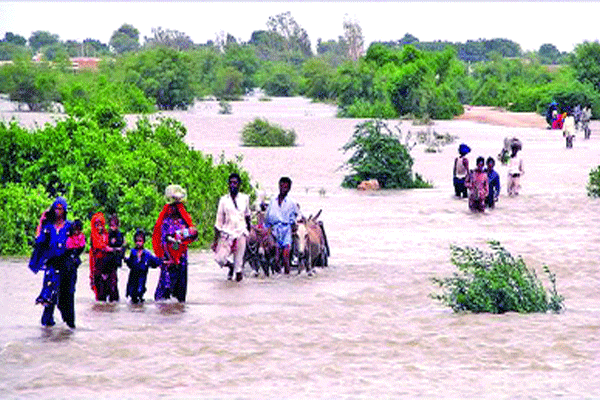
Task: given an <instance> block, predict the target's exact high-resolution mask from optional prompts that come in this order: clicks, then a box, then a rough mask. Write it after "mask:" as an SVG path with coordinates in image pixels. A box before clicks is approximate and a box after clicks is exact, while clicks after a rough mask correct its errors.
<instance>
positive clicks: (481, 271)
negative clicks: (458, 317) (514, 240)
mask: <svg viewBox="0 0 600 400" xmlns="http://www.w3.org/2000/svg"><path fill="white" fill-rule="evenodd" d="M489 245H490V248H491V249H492V252H491V253H486V252H483V251H481V250H479V249H476V248H471V247H465V248H461V247H458V246H451V247H450V248H451V251H452V257H451V261H452V264H454V265H455V266H456V267H457V268H458V270H459V272H458V273H456V272H455V273H454V274H453V276H452V277H450V278H433V279H432V280H433V282H434V283H435V284H437V285H438V286H439V287H440V288H441V289H443V293H442V294H432V295H431V296H432V297H433V298H434V299H437V300H439V301H441V302H442V303H444V304H446V305H447V306H449V307H450V308H452V310H454V311H455V312H459V311H471V312H475V313H479V312H489V313H493V314H502V313H505V312H509V311H516V312H520V313H530V312H547V311H553V312H556V313H558V312H559V311H560V310H562V309H563V308H564V306H563V300H564V299H563V297H562V296H560V295H559V294H558V293H557V291H556V279H555V275H554V274H552V273H551V272H550V270H549V269H548V267H546V266H544V271H545V272H546V273H547V274H548V278H549V280H550V282H551V284H552V287H551V289H550V290H549V291H546V289H545V288H544V286H543V285H542V283H541V282H540V280H539V279H538V277H537V275H536V273H535V271H534V270H531V269H529V268H527V266H526V265H525V262H524V261H523V259H522V258H521V257H517V258H514V257H513V256H512V255H511V254H510V253H509V252H508V251H507V250H506V249H504V248H503V247H502V246H501V245H500V243H498V242H495V241H490V242H489Z"/></svg>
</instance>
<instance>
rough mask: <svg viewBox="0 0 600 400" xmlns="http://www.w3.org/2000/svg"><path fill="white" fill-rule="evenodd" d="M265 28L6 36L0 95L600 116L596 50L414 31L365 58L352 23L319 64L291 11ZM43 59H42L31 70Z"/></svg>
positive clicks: (73, 105) (121, 106)
mask: <svg viewBox="0 0 600 400" xmlns="http://www.w3.org/2000/svg"><path fill="white" fill-rule="evenodd" d="M267 28H268V29H266V30H257V31H255V32H253V33H252V35H251V37H250V40H249V41H248V42H242V41H241V40H239V39H236V38H235V37H233V36H232V35H229V34H227V35H225V34H222V35H220V36H219V37H217V38H216V40H215V41H209V42H207V43H205V44H201V45H198V44H195V43H193V42H192V41H191V39H190V38H189V37H188V36H187V35H185V34H184V33H182V32H178V31H175V30H169V29H166V30H165V29H162V28H157V29H153V36H152V37H145V38H144V44H143V45H141V44H140V38H139V31H138V30H137V29H136V28H135V27H133V26H131V25H128V24H124V25H123V26H121V27H120V28H119V29H118V30H116V31H115V32H114V33H113V35H112V37H111V40H110V42H109V44H108V45H103V44H102V43H100V42H98V41H96V40H93V39H86V40H84V41H83V42H82V43H70V42H61V41H60V40H59V38H58V35H53V34H50V33H49V32H43V31H38V32H34V33H33V34H32V36H31V37H30V38H29V40H26V39H25V38H23V37H20V36H19V35H14V34H12V33H7V34H6V36H5V38H4V40H3V41H2V42H0V56H2V54H3V53H2V51H4V52H5V53H4V54H8V53H10V59H11V60H12V63H11V64H8V65H4V66H3V67H1V68H0V92H2V93H7V94H8V95H9V97H10V99H11V100H13V101H15V102H19V103H21V104H24V105H27V106H28V108H29V109H31V110H45V109H50V108H52V107H55V106H56V105H57V103H60V104H62V105H63V106H64V108H65V109H66V111H67V112H70V113H72V114H75V115H77V114H78V113H83V112H84V110H87V109H89V108H92V109H93V108H94V107H96V106H97V105H98V104H100V105H102V104H110V105H111V107H113V108H114V109H115V110H117V111H118V112H119V113H143V112H152V111H154V110H172V109H186V108H188V107H189V106H191V105H192V104H193V103H194V101H196V100H198V99H203V98H206V97H207V96H213V97H216V98H218V99H220V100H222V101H234V100H237V99H240V98H241V96H243V95H244V94H246V93H248V92H250V91H252V90H253V89H254V88H256V87H259V88H262V90H263V91H264V93H265V94H266V95H267V96H297V95H302V96H306V97H309V98H312V99H314V100H315V101H326V102H331V103H332V104H337V105H338V110H339V112H338V114H339V116H341V117H356V118H388V119H389V118H401V117H412V118H434V119H447V118H452V117H453V116H455V115H458V114H461V113H462V112H463V106H462V105H463V104H475V105H490V106H499V107H506V108H508V109H511V110H516V111H537V112H540V113H543V112H544V111H545V109H546V107H547V105H548V104H549V103H550V102H552V101H556V102H558V103H559V104H560V105H561V108H563V109H566V108H569V107H573V106H574V105H576V104H582V105H584V104H590V105H591V106H592V109H593V112H594V115H600V97H599V88H600V86H599V83H600V67H599V65H600V44H598V43H597V42H593V43H589V42H584V43H581V44H579V45H578V46H577V47H576V48H575V50H574V51H573V52H572V53H569V54H564V53H560V52H559V51H558V49H556V47H555V46H553V45H551V44H545V45H542V46H541V47H540V50H539V51H538V52H529V53H527V54H523V52H522V50H521V48H520V46H519V45H518V44H517V43H515V42H512V41H510V40H507V39H491V40H486V39H479V40H477V41H467V43H449V42H443V41H436V42H420V41H419V40H418V39H417V38H416V37H414V36H412V35H410V34H406V35H404V37H403V38H402V39H400V40H398V41H394V42H386V43H373V44H371V45H370V46H369V48H368V49H367V50H366V51H364V49H363V36H362V30H361V28H360V25H359V24H358V23H357V22H355V21H348V20H347V21H344V24H343V29H344V35H343V36H339V37H338V39H337V40H328V41H322V40H321V39H319V40H318V42H317V46H316V48H317V54H316V55H315V54H313V52H312V47H311V42H310V39H309V37H308V34H307V32H306V31H305V30H304V29H302V28H301V27H300V26H299V25H298V23H297V22H296V21H295V20H294V19H293V17H292V16H291V14H290V13H283V14H279V15H276V16H273V17H270V18H269V21H268V22H267ZM7 49H9V50H10V49H12V50H11V51H12V52H11V51H8V50H7ZM19 49H20V50H19ZM77 52H79V53H78V54H79V55H96V56H100V57H101V59H102V61H101V62H100V63H99V66H98V69H97V70H95V71H79V72H74V71H73V69H72V68H71V62H70V61H69V56H71V55H73V54H76V53H77ZM33 53H36V54H38V55H39V54H41V55H42V56H41V60H39V61H38V62H34V61H32V54H33ZM547 64H560V65H552V66H550V65H547ZM78 109H79V111H78Z"/></svg>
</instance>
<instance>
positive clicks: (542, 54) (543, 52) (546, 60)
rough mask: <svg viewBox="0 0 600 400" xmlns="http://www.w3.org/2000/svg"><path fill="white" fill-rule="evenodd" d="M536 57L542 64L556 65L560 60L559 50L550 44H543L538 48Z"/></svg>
mask: <svg viewBox="0 0 600 400" xmlns="http://www.w3.org/2000/svg"><path fill="white" fill-rule="evenodd" d="M538 56H539V58H540V62H541V63H542V64H558V63H559V61H560V60H561V53H560V50H558V48H556V46H555V45H553V44H550V43H545V44H543V45H541V46H540V49H539V50H538Z"/></svg>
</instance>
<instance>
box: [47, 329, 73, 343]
mask: <svg viewBox="0 0 600 400" xmlns="http://www.w3.org/2000/svg"><path fill="white" fill-rule="evenodd" d="M74 334H75V331H74V330H72V329H69V328H62V327H60V328H56V327H42V335H41V339H42V341H44V342H54V343H61V342H66V341H67V340H70V339H71V337H72V336H73V335H74Z"/></svg>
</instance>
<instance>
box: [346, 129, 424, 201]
mask: <svg viewBox="0 0 600 400" xmlns="http://www.w3.org/2000/svg"><path fill="white" fill-rule="evenodd" d="M398 131H399V129H398ZM400 139H401V137H400V135H399V134H395V133H394V132H392V131H391V129H390V128H389V127H388V126H387V124H386V123H384V122H382V121H379V120H370V121H366V122H362V123H359V124H357V125H356V127H355V130H354V134H353V135H352V138H351V139H350V141H349V142H348V143H346V144H345V145H344V147H343V150H344V152H347V151H353V152H354V153H353V154H352V156H351V157H350V159H348V161H347V162H346V164H344V167H346V168H348V169H350V170H351V174H350V175H347V176H346V177H345V178H344V181H343V182H342V186H343V187H350V188H354V187H357V186H358V184H359V183H360V182H362V181H365V180H369V179H377V181H378V182H379V185H380V186H381V187H382V188H386V189H409V188H425V187H431V185H430V184H429V183H427V182H425V181H423V179H422V178H421V177H420V176H419V174H415V175H414V176H413V172H412V166H413V163H414V160H413V158H412V157H411V155H410V153H409V148H408V147H407V146H406V145H404V144H402V143H401V142H400Z"/></svg>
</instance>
